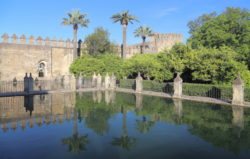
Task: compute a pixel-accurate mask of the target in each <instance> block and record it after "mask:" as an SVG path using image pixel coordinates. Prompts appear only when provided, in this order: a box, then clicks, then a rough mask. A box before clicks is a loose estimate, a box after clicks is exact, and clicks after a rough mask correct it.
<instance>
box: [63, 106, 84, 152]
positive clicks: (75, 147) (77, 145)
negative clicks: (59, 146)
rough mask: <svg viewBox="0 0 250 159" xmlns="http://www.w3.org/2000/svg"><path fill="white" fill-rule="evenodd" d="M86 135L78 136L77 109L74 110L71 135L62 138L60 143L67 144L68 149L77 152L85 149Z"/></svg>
mask: <svg viewBox="0 0 250 159" xmlns="http://www.w3.org/2000/svg"><path fill="white" fill-rule="evenodd" d="M88 142H89V140H88V135H83V136H79V134H78V126H77V110H76V109H75V110H74V127H73V135H72V137H67V138H64V139H62V143H63V144H65V145H68V146H69V151H70V152H74V153H79V152H80V151H81V150H86V144H88Z"/></svg>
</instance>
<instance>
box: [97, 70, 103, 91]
mask: <svg viewBox="0 0 250 159" xmlns="http://www.w3.org/2000/svg"><path fill="white" fill-rule="evenodd" d="M96 81H97V82H96V88H97V89H101V88H102V76H101V75H100V73H99V74H98V75H97V79H96Z"/></svg>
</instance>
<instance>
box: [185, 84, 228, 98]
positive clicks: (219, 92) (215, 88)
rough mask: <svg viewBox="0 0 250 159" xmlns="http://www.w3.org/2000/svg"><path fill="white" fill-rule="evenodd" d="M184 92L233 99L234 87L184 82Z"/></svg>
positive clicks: (192, 94)
mask: <svg viewBox="0 0 250 159" xmlns="http://www.w3.org/2000/svg"><path fill="white" fill-rule="evenodd" d="M182 90H183V94H184V95H188V96H202V97H211V98H217V99H223V100H232V87H231V86H224V85H211V84H193V83H183V88H182Z"/></svg>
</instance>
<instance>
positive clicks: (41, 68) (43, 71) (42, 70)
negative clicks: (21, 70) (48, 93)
mask: <svg viewBox="0 0 250 159" xmlns="http://www.w3.org/2000/svg"><path fill="white" fill-rule="evenodd" d="M37 72H38V77H39V78H43V77H46V75H47V68H46V62H45V61H40V62H39V63H38V70H37Z"/></svg>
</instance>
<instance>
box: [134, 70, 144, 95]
mask: <svg viewBox="0 0 250 159" xmlns="http://www.w3.org/2000/svg"><path fill="white" fill-rule="evenodd" d="M142 81H143V79H142V77H141V74H140V72H139V73H138V76H137V77H136V79H135V82H136V83H135V86H136V90H135V91H136V93H141V92H142V90H143V85H142Z"/></svg>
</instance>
